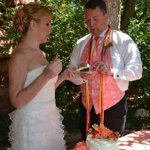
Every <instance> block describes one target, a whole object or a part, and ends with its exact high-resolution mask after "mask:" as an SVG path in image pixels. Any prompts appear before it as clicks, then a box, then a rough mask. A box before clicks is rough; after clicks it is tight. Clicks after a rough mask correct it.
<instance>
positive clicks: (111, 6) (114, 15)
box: [104, 0, 121, 29]
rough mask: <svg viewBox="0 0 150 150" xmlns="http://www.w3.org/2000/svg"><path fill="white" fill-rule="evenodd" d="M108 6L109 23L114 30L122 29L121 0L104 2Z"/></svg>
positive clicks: (106, 0)
mask: <svg viewBox="0 0 150 150" xmlns="http://www.w3.org/2000/svg"><path fill="white" fill-rule="evenodd" d="M104 1H105V2H106V4H107V11H108V16H109V23H110V25H111V27H112V29H120V18H121V0H115V1H110V0H104Z"/></svg>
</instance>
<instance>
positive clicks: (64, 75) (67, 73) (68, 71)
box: [61, 68, 76, 80]
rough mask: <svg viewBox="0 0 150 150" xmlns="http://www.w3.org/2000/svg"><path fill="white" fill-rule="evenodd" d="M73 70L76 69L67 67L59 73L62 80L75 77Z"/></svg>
mask: <svg viewBox="0 0 150 150" xmlns="http://www.w3.org/2000/svg"><path fill="white" fill-rule="evenodd" d="M75 70H76V69H75V68H67V69H66V70H64V71H63V73H62V74H61V76H62V78H63V79H64V80H72V79H73V78H75V75H76V72H75Z"/></svg>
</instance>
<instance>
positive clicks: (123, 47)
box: [70, 0, 142, 140]
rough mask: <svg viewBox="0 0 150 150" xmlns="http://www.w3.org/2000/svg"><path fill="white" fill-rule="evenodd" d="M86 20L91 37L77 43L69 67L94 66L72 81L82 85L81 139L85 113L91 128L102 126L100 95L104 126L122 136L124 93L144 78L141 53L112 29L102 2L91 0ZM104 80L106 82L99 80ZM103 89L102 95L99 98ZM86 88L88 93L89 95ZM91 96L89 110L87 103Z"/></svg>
mask: <svg viewBox="0 0 150 150" xmlns="http://www.w3.org/2000/svg"><path fill="white" fill-rule="evenodd" d="M84 16H85V23H86V26H87V28H88V31H89V34H88V35H86V36H84V37H82V38H81V39H79V40H78V41H77V43H76V45H75V47H74V49H73V52H72V54H71V59H70V67H73V68H79V67H82V66H86V65H87V64H90V65H91V66H92V67H91V68H92V71H91V74H89V73H85V72H84V73H83V72H80V74H77V75H76V78H74V79H73V80H72V82H73V83H75V84H77V85H81V92H82V96H81V99H80V102H79V108H80V130H81V133H82V139H83V140H86V126H87V124H86V117H87V113H86V112H87V109H89V110H90V127H91V125H93V124H94V123H96V124H99V117H102V116H100V113H101V112H100V109H99V99H100V96H101V95H102V101H103V108H104V125H105V126H106V127H108V128H109V129H111V130H113V131H118V132H119V133H120V134H122V133H123V131H124V128H125V122H126V115H127V99H126V94H125V91H127V90H128V86H129V81H134V80H138V79H140V78H141V77H142V62H141V57H140V52H139V49H138V48H137V45H136V44H135V43H134V41H133V40H132V39H131V37H130V36H129V35H127V34H125V33H123V32H121V31H116V30H112V29H111V27H110V26H109V24H108V16H107V9H106V4H105V2H104V1H103V0H89V1H88V2H87V3H86V5H85V8H84ZM101 77H103V80H100V78H101ZM87 81H88V86H86V82H87ZM102 81H103V83H102ZM101 85H102V87H103V91H102V93H101V95H100V90H101V89H100V86H101ZM87 87H88V89H89V93H87V92H86V90H87V89H86V88H87ZM88 96H89V106H87V103H86V102H87V97H88Z"/></svg>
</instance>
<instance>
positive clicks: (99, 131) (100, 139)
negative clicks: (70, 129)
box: [74, 124, 119, 150]
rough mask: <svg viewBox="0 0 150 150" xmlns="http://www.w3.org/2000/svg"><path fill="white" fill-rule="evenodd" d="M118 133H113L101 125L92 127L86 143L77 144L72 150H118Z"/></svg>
mask: <svg viewBox="0 0 150 150" xmlns="http://www.w3.org/2000/svg"><path fill="white" fill-rule="evenodd" d="M118 138H119V133H118V132H113V131H111V130H110V129H108V128H106V127H105V126H104V125H103V124H100V126H98V125H93V126H92V129H90V130H89V134H88V136H87V139H86V142H84V141H82V142H78V143H77V144H76V145H75V147H74V150H118V144H117V140H118Z"/></svg>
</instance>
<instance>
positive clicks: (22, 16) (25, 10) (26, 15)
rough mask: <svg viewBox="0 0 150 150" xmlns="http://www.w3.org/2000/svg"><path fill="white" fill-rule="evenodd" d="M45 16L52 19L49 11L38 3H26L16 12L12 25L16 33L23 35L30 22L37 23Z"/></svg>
mask: <svg viewBox="0 0 150 150" xmlns="http://www.w3.org/2000/svg"><path fill="white" fill-rule="evenodd" d="M45 15H50V16H51V17H52V11H51V9H49V8H48V7H46V6H43V5H41V4H39V3H33V2H32V3H28V4H26V5H24V6H23V7H22V8H19V9H18V10H17V12H16V14H15V16H14V18H13V25H14V27H15V29H16V30H17V31H18V32H21V33H22V34H25V33H26V32H27V30H28V27H29V24H30V21H31V20H35V21H37V22H39V21H40V19H41V17H43V16H45Z"/></svg>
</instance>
